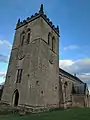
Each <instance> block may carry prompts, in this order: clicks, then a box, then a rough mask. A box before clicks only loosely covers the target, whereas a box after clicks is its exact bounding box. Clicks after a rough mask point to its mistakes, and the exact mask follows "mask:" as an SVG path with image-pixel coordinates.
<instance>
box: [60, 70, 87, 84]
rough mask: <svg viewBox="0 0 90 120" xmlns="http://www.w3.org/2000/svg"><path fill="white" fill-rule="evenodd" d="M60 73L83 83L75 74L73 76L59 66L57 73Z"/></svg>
mask: <svg viewBox="0 0 90 120" xmlns="http://www.w3.org/2000/svg"><path fill="white" fill-rule="evenodd" d="M62 74H63V75H65V76H68V77H71V78H72V79H74V80H77V81H78V82H80V83H83V84H85V83H84V82H83V81H82V80H80V79H79V78H78V77H76V76H74V75H72V74H70V73H68V72H66V71H64V70H63V69H61V68H59V75H62Z"/></svg>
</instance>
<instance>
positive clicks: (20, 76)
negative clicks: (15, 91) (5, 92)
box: [16, 69, 22, 83]
mask: <svg viewBox="0 0 90 120" xmlns="http://www.w3.org/2000/svg"><path fill="white" fill-rule="evenodd" d="M21 78H22V69H18V73H17V81H16V83H20V82H21Z"/></svg>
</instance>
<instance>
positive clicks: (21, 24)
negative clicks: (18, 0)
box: [16, 4, 59, 35]
mask: <svg viewBox="0 0 90 120" xmlns="http://www.w3.org/2000/svg"><path fill="white" fill-rule="evenodd" d="M40 16H41V17H42V18H43V19H44V20H45V21H46V22H47V23H48V24H49V25H50V27H51V28H52V29H53V30H54V31H55V32H56V33H57V34H58V35H59V26H57V27H55V25H54V24H53V23H52V21H50V19H49V18H48V17H47V15H46V14H45V13H44V10H43V4H41V6H40V10H39V12H38V13H35V14H34V15H31V17H27V18H26V19H25V20H23V21H20V18H19V19H18V22H17V24H16V30H17V29H18V28H20V27H21V26H23V25H25V24H27V23H29V22H31V21H33V20H35V19H36V18H39V17H40Z"/></svg>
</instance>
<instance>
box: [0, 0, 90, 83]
mask: <svg viewBox="0 0 90 120" xmlns="http://www.w3.org/2000/svg"><path fill="white" fill-rule="evenodd" d="M41 3H43V4H44V11H45V13H46V14H47V16H48V17H49V18H50V19H51V20H52V22H53V23H54V24H55V25H59V27H60V36H61V37H60V43H59V44H60V49H59V51H60V52H59V55H60V56H59V58H60V67H62V68H63V69H65V70H67V71H69V72H71V73H77V74H78V76H79V77H80V78H81V79H83V80H84V81H85V82H88V83H89V80H90V74H89V73H90V54H89V53H90V47H89V46H90V0H35V1H34V0H2V1H0V83H1V82H2V81H4V78H3V77H4V76H5V73H6V71H7V66H8V62H7V61H8V58H9V54H10V50H11V45H12V43H13V38H14V33H15V25H16V22H17V20H18V18H20V19H21V20H23V19H26V18H27V17H28V16H31V15H32V14H34V13H35V12H38V10H39V7H40V4H41Z"/></svg>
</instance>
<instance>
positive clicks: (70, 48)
mask: <svg viewBox="0 0 90 120" xmlns="http://www.w3.org/2000/svg"><path fill="white" fill-rule="evenodd" d="M78 48H79V46H77V45H69V46H67V47H64V50H74V49H78Z"/></svg>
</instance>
